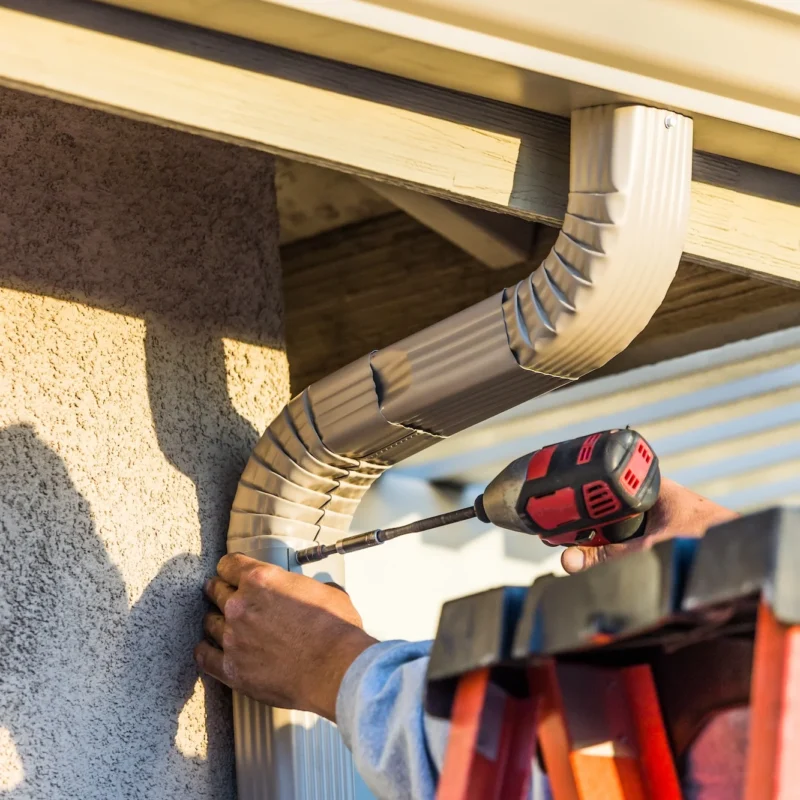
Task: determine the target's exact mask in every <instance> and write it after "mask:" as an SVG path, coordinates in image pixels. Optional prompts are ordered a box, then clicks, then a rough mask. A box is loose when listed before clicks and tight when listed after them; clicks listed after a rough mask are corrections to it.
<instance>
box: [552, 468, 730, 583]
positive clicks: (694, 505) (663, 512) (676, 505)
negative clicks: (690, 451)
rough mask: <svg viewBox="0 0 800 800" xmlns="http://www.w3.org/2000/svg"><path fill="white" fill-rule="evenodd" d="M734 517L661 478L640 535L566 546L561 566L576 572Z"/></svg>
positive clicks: (699, 532) (725, 510)
mask: <svg viewBox="0 0 800 800" xmlns="http://www.w3.org/2000/svg"><path fill="white" fill-rule="evenodd" d="M736 516H737V514H735V513H734V512H733V511H730V510H728V509H727V508H723V507H722V506H718V505H717V504H716V503H712V502H711V501H710V500H707V499H706V498H705V497H701V496H700V495H699V494H696V493H695V492H692V491H690V490H689V489H684V488H683V486H680V485H679V484H677V483H675V481H671V480H669V479H668V478H662V480H661V492H660V493H659V495H658V500H657V501H656V504H655V505H654V506H653V508H652V509H651V511H650V514H649V517H648V521H647V530H646V531H645V534H644V536H641V537H639V538H637V539H632V540H631V541H630V542H623V543H622V544H612V545H608V546H606V547H568V548H567V549H566V550H564V552H563V553H562V554H561V565H562V566H563V567H564V569H565V570H566V571H567V572H580V571H581V570H584V569H587V568H588V567H591V566H592V565H594V564H597V563H599V562H600V561H605V560H606V559H608V558H613V557H615V556H619V555H623V554H625V553H631V552H635V551H637V550H643V549H645V548H648V547H652V546H653V545H654V544H655V543H656V542H661V541H664V539H671V538H672V537H674V536H702V535H703V534H704V533H705V532H706V529H708V528H710V527H711V526H712V525H719V524H720V523H722V522H727V521H728V520H730V519H733V518H734V517H736Z"/></svg>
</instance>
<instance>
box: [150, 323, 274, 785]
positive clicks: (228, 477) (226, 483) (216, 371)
mask: <svg viewBox="0 0 800 800" xmlns="http://www.w3.org/2000/svg"><path fill="white" fill-rule="evenodd" d="M187 339H189V340H190V341H187ZM191 340H193V341H191ZM187 351H191V352H192V353H193V354H194V356H195V357H197V356H198V355H200V356H201V357H200V358H199V359H198V360H197V361H195V359H194V358H193V359H191V360H187V359H186V358H185V357H184V355H185V353H186V352H187ZM145 353H146V364H147V390H148V395H149V399H150V410H151V413H152V415H153V423H154V425H155V430H156V436H157V438H158V445H159V447H160V448H161V451H162V453H163V454H164V456H165V457H166V458H167V460H168V461H169V462H170V463H171V464H172V465H173V466H174V467H175V468H176V469H178V470H179V471H180V472H182V473H183V474H184V475H186V477H187V478H189V480H191V482H192V484H193V485H194V487H195V491H196V493H197V510H198V520H199V523H200V538H201V548H202V550H201V557H200V559H199V564H198V565H197V567H198V568H199V569H200V570H203V569H204V570H205V572H206V575H203V576H201V575H199V574H195V577H194V581H195V584H194V585H195V587H196V588H197V587H198V586H199V585H200V583H201V577H208V573H209V572H210V573H212V574H213V564H215V563H216V562H217V561H218V560H219V559H220V558H221V557H222V555H224V553H225V531H226V530H227V527H228V515H229V513H230V508H231V504H232V502H233V496H234V494H235V492H236V484H237V481H238V479H239V476H240V475H241V474H242V470H243V469H244V466H245V463H246V461H247V458H248V455H249V453H250V451H251V450H252V448H253V445H254V444H255V442H256V440H257V438H258V435H259V432H258V431H256V429H255V428H254V427H253V426H252V425H251V424H250V423H249V422H248V420H246V419H245V418H244V417H242V416H241V415H240V414H238V413H237V412H236V410H235V409H234V408H233V406H232V404H231V402H230V398H229V396H228V391H227V383H226V377H227V374H226V368H225V354H224V351H223V346H222V342H221V341H220V340H219V339H212V338H209V337H206V336H203V335H202V334H200V335H195V336H193V335H192V334H190V333H188V332H187V333H184V334H183V335H181V334H180V333H178V332H176V331H174V330H170V329H169V327H168V326H166V325H164V324H163V323H159V322H154V321H151V322H148V324H147V333H146V336H145ZM198 364H200V365H202V374H197V365H198ZM201 565H202V566H201ZM163 574H164V573H163V571H162V574H161V575H159V579H160V578H161V577H162V575H163ZM157 580H158V579H157ZM170 580H171V579H170V576H169V574H167V575H164V578H163V582H164V584H165V587H168V586H169V585H170ZM154 596H156V595H155V594H154ZM199 600H200V597H199V593H198V592H195V596H194V597H193V601H194V602H192V603H190V604H188V605H186V606H182V605H180V604H177V603H175V602H174V601H172V600H170V601H169V607H170V609H171V611H172V613H180V614H181V615H185V624H186V626H188V627H189V628H190V629H191V630H192V631H193V632H194V633H195V634H196V636H197V638H198V639H199V638H201V637H202V635H203V632H202V626H201V625H200V619H201V617H202V613H203V610H204V609H202V608H200V606H199V603H198V601H199ZM173 624H174V623H173ZM190 655H191V646H190V647H189V649H188V650H184V651H183V652H181V654H180V657H181V658H182V659H183V660H184V661H185V659H186V658H187V656H190ZM195 674H196V673H195ZM203 683H204V686H205V700H206V731H207V734H208V752H209V757H210V758H213V757H214V754H218V755H219V754H221V753H225V752H227V750H228V749H229V747H230V737H231V734H230V730H229V728H230V720H231V719H232V710H231V696H230V692H229V691H227V690H226V689H224V688H223V687H222V686H220V684H218V683H217V682H216V681H214V680H212V679H209V678H203ZM178 692H179V687H176V695H177V694H178ZM178 710H180V709H178ZM214 768H215V769H224V768H225V765H224V764H218V765H216V766H215V767H214ZM229 771H230V766H229V765H228V766H227V770H226V772H228V773H229ZM231 780H233V778H232V776H231Z"/></svg>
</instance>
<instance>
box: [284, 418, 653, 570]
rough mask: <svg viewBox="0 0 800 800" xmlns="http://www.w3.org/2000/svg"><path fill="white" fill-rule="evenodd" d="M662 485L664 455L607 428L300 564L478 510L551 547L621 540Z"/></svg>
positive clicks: (642, 521)
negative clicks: (476, 490) (417, 516)
mask: <svg viewBox="0 0 800 800" xmlns="http://www.w3.org/2000/svg"><path fill="white" fill-rule="evenodd" d="M660 488H661V472H660V470H659V467H658V458H657V457H656V454H655V453H654V452H653V448H652V447H650V445H649V444H648V443H647V442H646V441H645V440H644V438H643V437H642V436H640V435H639V434H638V433H637V432H636V431H633V430H630V429H629V428H626V429H624V430H611V431H604V432H602V433H594V434H592V435H591V436H582V437H579V438H577V439H571V440H569V441H567V442H561V443H560V444H554V445H550V446H549V447H543V448H542V449H541V450H537V451H536V452H535V453H532V454H529V455H526V456H522V458H518V459H517V460H516V461H513V462H512V463H511V464H509V465H508V466H507V467H506V468H505V469H504V470H503V471H502V472H501V473H500V474H499V475H498V476H497V477H496V478H495V479H494V480H493V481H492V482H491V483H490V484H489V485H488V486H487V487H486V489H485V491H484V492H483V494H481V495H480V496H479V497H478V498H477V499H476V500H475V503H474V505H472V506H470V507H468V508H462V509H460V510H458V511H451V512H448V513H447V514H439V515H438V516H435V517H429V518H427V519H422V520H418V521H417V522H412V523H410V524H409V525H402V526H400V527H396V528H386V529H377V530H374V531H368V532H367V533H360V534H357V535H355V536H349V537H347V538H345V539H340V540H339V541H338V542H335V543H334V544H329V545H323V544H317V545H314V546H312V547H309V548H307V549H305V550H300V551H298V552H297V553H296V554H295V555H296V558H297V562H298V563H299V564H308V563H311V562H314V561H321V560H322V559H323V558H327V557H328V556H330V555H335V554H336V553H339V554H342V555H344V554H345V553H352V552H355V551H357V550H364V549H366V548H368V547H375V546H376V545H379V544H383V543H384V542H387V541H389V540H391V539H396V538H398V537H399V536H405V535H406V534H409V533H419V532H421V531H426V530H431V529H433V528H440V527H442V526H444V525H451V524H453V523H454V522H461V521H463V520H467V519H472V518H474V517H477V518H478V519H479V520H481V521H482V522H487V523H491V524H492V525H496V526H497V527H498V528H505V529H507V530H512V531H520V532H522V533H528V534H535V535H536V536H539V538H541V539H542V541H544V542H545V543H546V544H549V545H552V546H556V545H563V546H572V545H582V546H584V547H600V546H602V545H606V544H617V543H619V542H625V541H628V540H629V539H633V538H635V537H637V536H641V535H642V534H643V533H644V530H645V526H646V524H647V512H648V511H649V510H650V509H651V508H652V507H653V505H654V504H655V502H656V500H657V499H658V493H659V490H660Z"/></svg>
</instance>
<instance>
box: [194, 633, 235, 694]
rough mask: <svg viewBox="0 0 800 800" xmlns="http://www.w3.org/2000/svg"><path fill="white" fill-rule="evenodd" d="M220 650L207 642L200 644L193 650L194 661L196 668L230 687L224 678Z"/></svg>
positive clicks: (222, 657)
mask: <svg viewBox="0 0 800 800" xmlns="http://www.w3.org/2000/svg"><path fill="white" fill-rule="evenodd" d="M223 659H224V656H223V654H222V650H217V648H216V647H214V646H212V645H211V644H209V643H208V642H200V644H198V645H197V647H195V649H194V660H195V661H196V662H197V666H198V667H200V669H201V670H202V671H203V672H205V673H206V675H210V676H211V677H212V678H216V679H217V680H218V681H221V682H222V683H224V684H225V685H226V686H228V685H230V684H229V683H228V680H227V678H226V677H225V670H224V668H223Z"/></svg>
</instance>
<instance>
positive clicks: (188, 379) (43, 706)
mask: <svg viewBox="0 0 800 800" xmlns="http://www.w3.org/2000/svg"><path fill="white" fill-rule="evenodd" d="M272 170H273V165H272V161H271V159H270V158H269V157H267V156H265V155H263V154H260V153H256V152H251V151H246V150H241V149H234V148H231V147H227V146H225V145H222V144H218V143H215V142H211V141H206V140H203V139H200V138H196V137H192V136H189V135H186V134H182V133H176V132H172V131H167V130H162V129H158V128H155V127H150V126H147V125H141V124H134V123H131V122H126V121H123V120H121V119H117V118H114V117H110V116H105V115H103V114H100V113H96V112H92V111H88V110H86V109H81V108H76V107H71V106H67V105H61V104H58V103H55V102H51V101H48V100H44V99H39V98H34V97H32V96H28V95H24V94H17V93H13V92H8V91H3V92H0V797H3V798H6V797H8V798H14V800H18V798H37V799H38V800H41V799H42V798H104V800H105V799H106V798H117V797H120V798H145V797H146V798H193V799H194V798H215V800H219V799H223V800H224V798H229V797H233V796H234V779H233V769H232V764H233V758H232V742H231V732H230V713H229V699H228V697H227V695H226V693H225V692H223V691H221V690H220V689H219V687H217V686H213V685H205V686H204V685H203V683H202V682H200V681H198V680H197V673H196V671H195V669H194V666H193V663H192V660H191V648H192V645H193V643H194V641H195V640H196V638H197V637H198V636H199V635H200V618H201V614H202V610H203V601H202V594H201V585H202V580H203V578H204V576H206V575H209V574H211V573H212V571H213V565H214V563H215V562H216V559H217V558H218V557H219V556H220V555H221V553H222V552H223V549H224V540H225V526H226V521H227V512H228V509H229V505H230V500H231V498H232V491H233V488H234V486H235V482H236V479H237V477H238V475H239V472H240V469H241V466H242V465H243V464H244V461H245V459H246V456H247V454H248V452H249V450H250V448H251V446H252V444H253V442H254V440H255V438H256V436H257V433H258V432H259V431H261V430H263V428H264V427H265V426H266V424H267V422H268V421H269V420H270V418H271V417H272V416H273V415H274V414H275V413H276V412H277V410H278V409H279V407H280V405H281V404H282V403H283V402H284V401H285V400H286V397H287V393H288V370H287V365H286V359H285V356H284V351H283V332H282V324H281V317H282V302H281V291H280V276H279V261H278V252H277V238H278V237H277V233H278V232H277V215H276V212H275V200H274V193H273V185H272V184H273V181H272V178H273V172H272Z"/></svg>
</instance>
